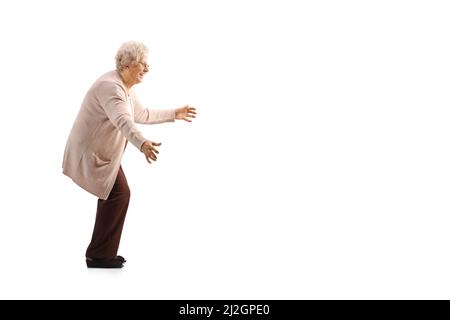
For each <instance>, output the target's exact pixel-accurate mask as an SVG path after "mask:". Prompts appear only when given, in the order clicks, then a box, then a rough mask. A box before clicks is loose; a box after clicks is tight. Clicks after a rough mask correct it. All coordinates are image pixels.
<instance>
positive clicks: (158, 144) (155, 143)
mask: <svg viewBox="0 0 450 320" xmlns="http://www.w3.org/2000/svg"><path fill="white" fill-rule="evenodd" d="M160 145H161V142H152V146H157V147H159V146H160Z"/></svg>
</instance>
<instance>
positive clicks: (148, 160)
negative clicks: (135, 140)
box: [145, 156, 152, 164]
mask: <svg viewBox="0 0 450 320" xmlns="http://www.w3.org/2000/svg"><path fill="white" fill-rule="evenodd" d="M145 159H146V160H147V162H148V163H150V164H151V163H152V162H151V161H150V159H149V158H148V157H147V156H145Z"/></svg>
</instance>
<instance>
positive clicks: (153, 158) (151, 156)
mask: <svg viewBox="0 0 450 320" xmlns="http://www.w3.org/2000/svg"><path fill="white" fill-rule="evenodd" d="M149 157H150V158H151V159H152V160H154V161H156V160H157V157H156V155H155V154H154V153H153V152H150V153H149Z"/></svg>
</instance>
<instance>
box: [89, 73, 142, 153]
mask: <svg viewBox="0 0 450 320" xmlns="http://www.w3.org/2000/svg"><path fill="white" fill-rule="evenodd" d="M97 97H98V99H99V102H100V105H101V107H102V108H103V110H104V111H105V113H106V115H107V116H108V118H109V120H111V122H112V123H113V124H114V126H115V127H116V128H117V129H119V130H120V132H121V133H122V134H123V136H124V137H125V138H126V139H127V140H128V141H129V142H131V143H132V144H133V145H134V146H135V147H136V148H138V149H139V150H140V149H141V146H142V144H143V143H144V142H145V140H147V139H145V137H144V136H143V135H142V133H141V132H140V131H139V129H138V128H137V126H136V124H135V123H134V121H133V118H132V116H131V113H130V110H129V107H128V102H127V100H126V96H125V91H124V89H123V88H121V87H120V86H119V85H118V84H116V83H113V82H107V81H105V82H103V83H101V84H100V85H99V87H98V94H97Z"/></svg>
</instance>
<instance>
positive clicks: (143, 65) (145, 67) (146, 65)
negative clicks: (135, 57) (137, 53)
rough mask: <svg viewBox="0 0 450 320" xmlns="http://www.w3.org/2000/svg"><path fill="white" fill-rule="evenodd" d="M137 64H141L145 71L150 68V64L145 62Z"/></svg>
mask: <svg viewBox="0 0 450 320" xmlns="http://www.w3.org/2000/svg"><path fill="white" fill-rule="evenodd" d="M137 63H139V64H140V65H141V66H142V67H143V68H144V69H148V68H149V67H150V66H149V65H148V63H145V62H141V61H137Z"/></svg>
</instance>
